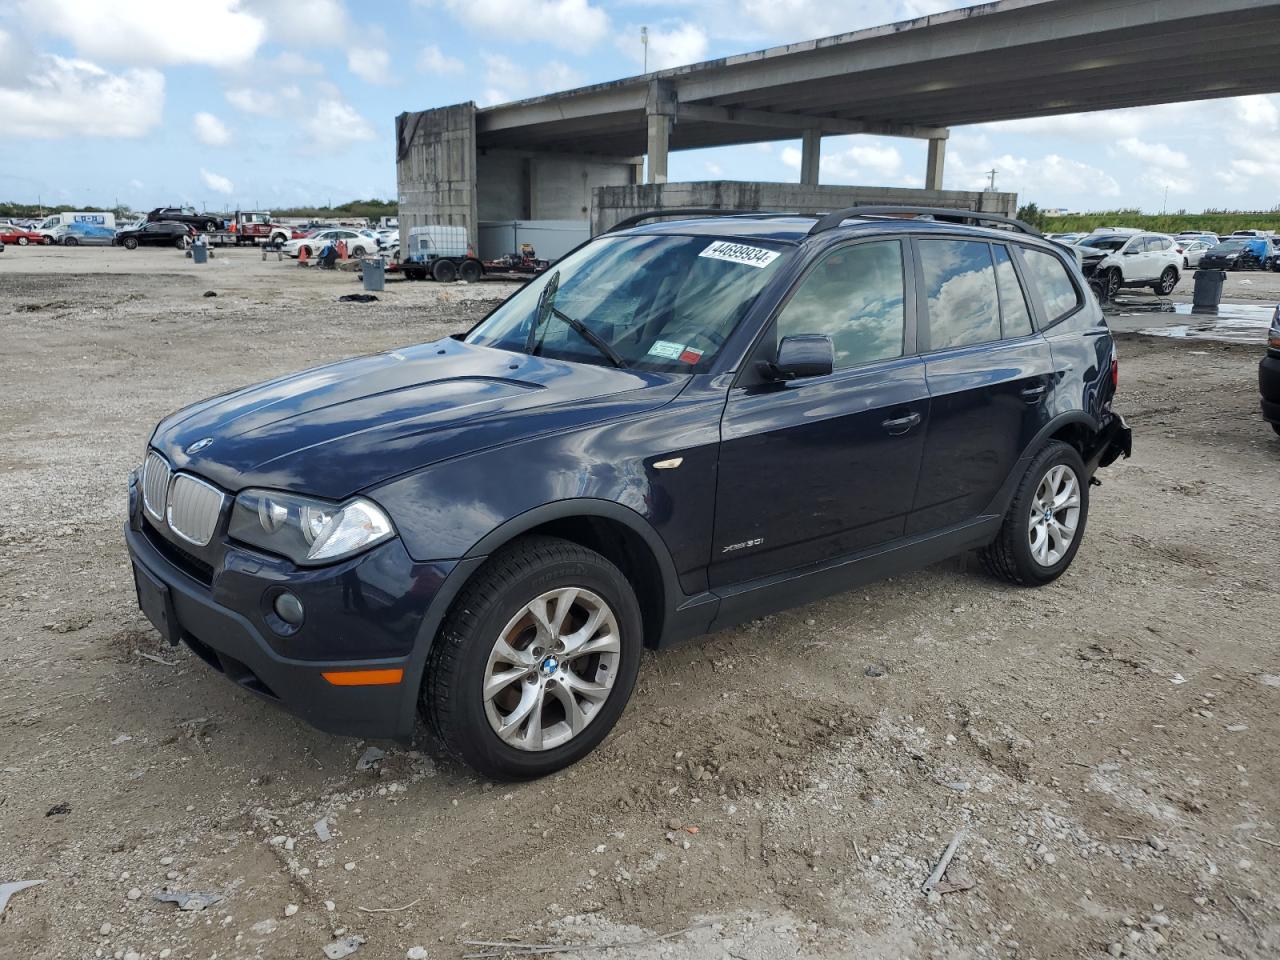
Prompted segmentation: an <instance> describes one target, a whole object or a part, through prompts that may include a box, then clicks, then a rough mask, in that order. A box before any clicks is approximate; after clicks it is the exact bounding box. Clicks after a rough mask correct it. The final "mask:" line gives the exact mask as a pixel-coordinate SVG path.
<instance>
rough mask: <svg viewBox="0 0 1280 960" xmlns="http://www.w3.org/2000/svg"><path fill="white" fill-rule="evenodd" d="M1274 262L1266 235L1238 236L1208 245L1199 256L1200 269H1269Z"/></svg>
mask: <svg viewBox="0 0 1280 960" xmlns="http://www.w3.org/2000/svg"><path fill="white" fill-rule="evenodd" d="M1274 262H1275V256H1274V251H1273V248H1272V243H1271V241H1270V240H1268V239H1267V238H1266V237H1253V238H1249V237H1238V238H1235V239H1232V240H1224V241H1222V243H1220V244H1218V245H1217V246H1216V247H1210V248H1209V249H1208V250H1206V251H1205V252H1204V255H1203V256H1202V257H1201V258H1200V269H1202V270H1269V269H1270V268H1271V266H1272V264H1273V263H1274Z"/></svg>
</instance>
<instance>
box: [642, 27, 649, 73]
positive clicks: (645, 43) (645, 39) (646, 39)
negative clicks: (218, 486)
mask: <svg viewBox="0 0 1280 960" xmlns="http://www.w3.org/2000/svg"><path fill="white" fill-rule="evenodd" d="M640 46H642V47H644V72H645V73H648V72H649V28H648V27H641V28H640Z"/></svg>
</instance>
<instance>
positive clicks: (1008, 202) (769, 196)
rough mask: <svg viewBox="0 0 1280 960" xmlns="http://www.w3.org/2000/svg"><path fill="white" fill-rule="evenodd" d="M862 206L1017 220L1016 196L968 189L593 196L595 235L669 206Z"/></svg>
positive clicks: (669, 190)
mask: <svg viewBox="0 0 1280 960" xmlns="http://www.w3.org/2000/svg"><path fill="white" fill-rule="evenodd" d="M857 204H867V205H870V204H883V205H892V206H917V207H948V208H951V209H959V210H980V211H982V212H984V213H998V214H1001V215H1003V216H1010V217H1011V216H1013V215H1014V213H1015V212H1016V211H1017V208H1018V195H1017V194H1016V193H987V192H973V191H968V190H909V189H902V188H897V187H834V186H822V185H817V186H810V185H805V184H797V183H762V182H748V181H736V180H708V181H703V182H697V183H648V184H638V185H635V186H629V187H598V188H596V189H595V190H593V191H592V192H591V233H592V235H593V236H594V235H595V234H598V233H602V232H604V231H605V230H608V229H609V228H610V227H611V226H613V225H614V224H615V223H617V222H618V221H619V220H621V219H623V218H624V217H629V216H631V215H633V214H637V213H644V212H645V211H647V210H660V209H666V208H670V207H709V208H711V209H714V210H772V211H777V212H783V213H788V212H794V213H825V212H827V211H830V210H838V209H840V208H841V207H852V206H855V205H857Z"/></svg>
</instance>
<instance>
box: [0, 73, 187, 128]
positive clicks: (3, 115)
mask: <svg viewBox="0 0 1280 960" xmlns="http://www.w3.org/2000/svg"><path fill="white" fill-rule="evenodd" d="M163 110H164V75H163V74H161V73H160V72H159V71H157V70H149V69H148V70H126V71H124V72H123V73H118V74H115V73H109V72H108V71H106V70H104V69H102V68H101V67H99V66H98V65H96V64H93V63H90V62H88V61H87V60H74V59H68V58H66V57H58V56H53V55H45V56H42V57H40V58H39V59H38V61H37V63H36V66H35V68H34V69H33V70H32V72H31V73H30V74H28V76H27V77H26V78H25V81H23V82H21V83H19V84H17V85H14V86H0V130H3V131H4V132H5V133H6V134H7V135H9V136H10V137H19V138H32V139H37V140H54V139H59V138H62V137H68V136H76V137H85V136H96V137H142V136H145V135H146V134H148V133H149V132H151V130H152V129H153V128H154V127H156V126H158V125H159V124H160V121H161V117H162V114H163Z"/></svg>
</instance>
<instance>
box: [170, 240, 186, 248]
mask: <svg viewBox="0 0 1280 960" xmlns="http://www.w3.org/2000/svg"><path fill="white" fill-rule="evenodd" d="M173 245H174V246H175V247H177V248H178V249H179V250H185V249H187V238H186V237H177V238H176V239H175V240H174V241H173Z"/></svg>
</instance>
